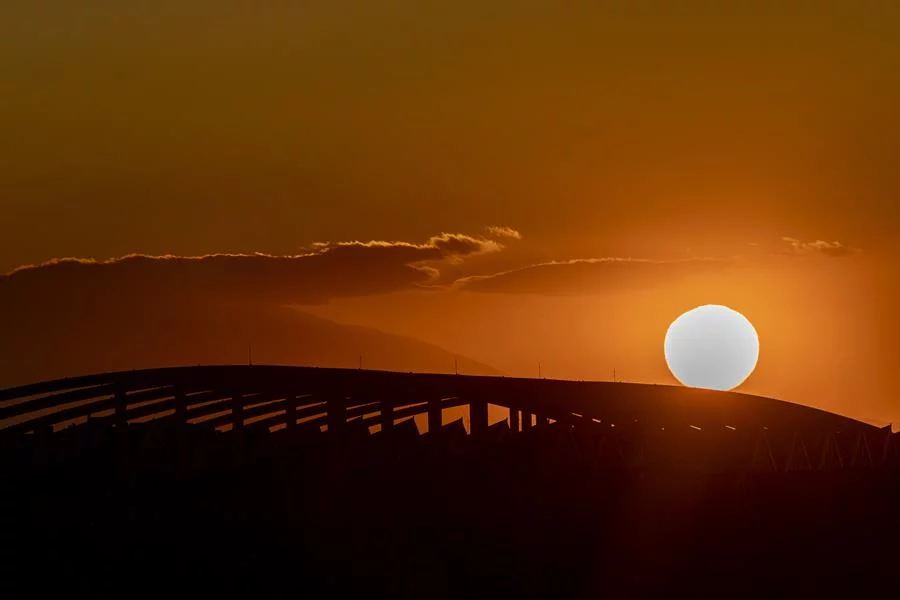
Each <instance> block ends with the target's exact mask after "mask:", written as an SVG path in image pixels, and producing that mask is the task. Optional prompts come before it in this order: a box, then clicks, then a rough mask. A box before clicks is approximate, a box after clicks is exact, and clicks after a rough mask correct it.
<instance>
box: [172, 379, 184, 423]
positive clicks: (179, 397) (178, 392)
mask: <svg viewBox="0 0 900 600" xmlns="http://www.w3.org/2000/svg"><path fill="white" fill-rule="evenodd" d="M172 395H173V396H174V397H175V421H176V422H177V423H178V426H179V427H181V426H184V425H185V424H187V398H186V397H185V395H184V390H182V389H181V386H178V385H176V386H175V389H174V390H173V393H172Z"/></svg>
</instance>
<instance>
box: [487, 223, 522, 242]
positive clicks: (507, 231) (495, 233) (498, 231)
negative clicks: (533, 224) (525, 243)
mask: <svg viewBox="0 0 900 600" xmlns="http://www.w3.org/2000/svg"><path fill="white" fill-rule="evenodd" d="M487 233H488V236H490V237H494V238H510V239H513V240H521V239H522V234H521V233H519V232H518V231H517V230H516V229H513V228H512V227H503V226H501V225H491V226H489V227H488V228H487Z"/></svg>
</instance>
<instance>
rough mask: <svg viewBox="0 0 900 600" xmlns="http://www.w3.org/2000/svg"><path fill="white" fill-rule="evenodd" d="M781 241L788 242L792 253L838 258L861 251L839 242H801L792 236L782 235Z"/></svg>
mask: <svg viewBox="0 0 900 600" xmlns="http://www.w3.org/2000/svg"><path fill="white" fill-rule="evenodd" d="M781 241H783V242H787V243H788V244H790V250H791V252H793V253H794V254H819V255H822V256H830V257H835V258H838V257H841V256H849V255H851V254H856V253H858V252H861V250H859V249H858V248H851V247H849V246H845V245H844V244H842V243H841V242H826V241H823V240H816V241H814V242H803V241H800V240H798V239H796V238H792V237H783V238H781Z"/></svg>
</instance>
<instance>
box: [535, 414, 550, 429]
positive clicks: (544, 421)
mask: <svg viewBox="0 0 900 600" xmlns="http://www.w3.org/2000/svg"><path fill="white" fill-rule="evenodd" d="M549 424H550V418H549V417H545V416H543V415H538V416H537V426H538V427H546V426H547V425H549Z"/></svg>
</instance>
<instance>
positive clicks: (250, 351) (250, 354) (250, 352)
mask: <svg viewBox="0 0 900 600" xmlns="http://www.w3.org/2000/svg"><path fill="white" fill-rule="evenodd" d="M247 365H248V366H251V367H252V366H253V344H247Z"/></svg>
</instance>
